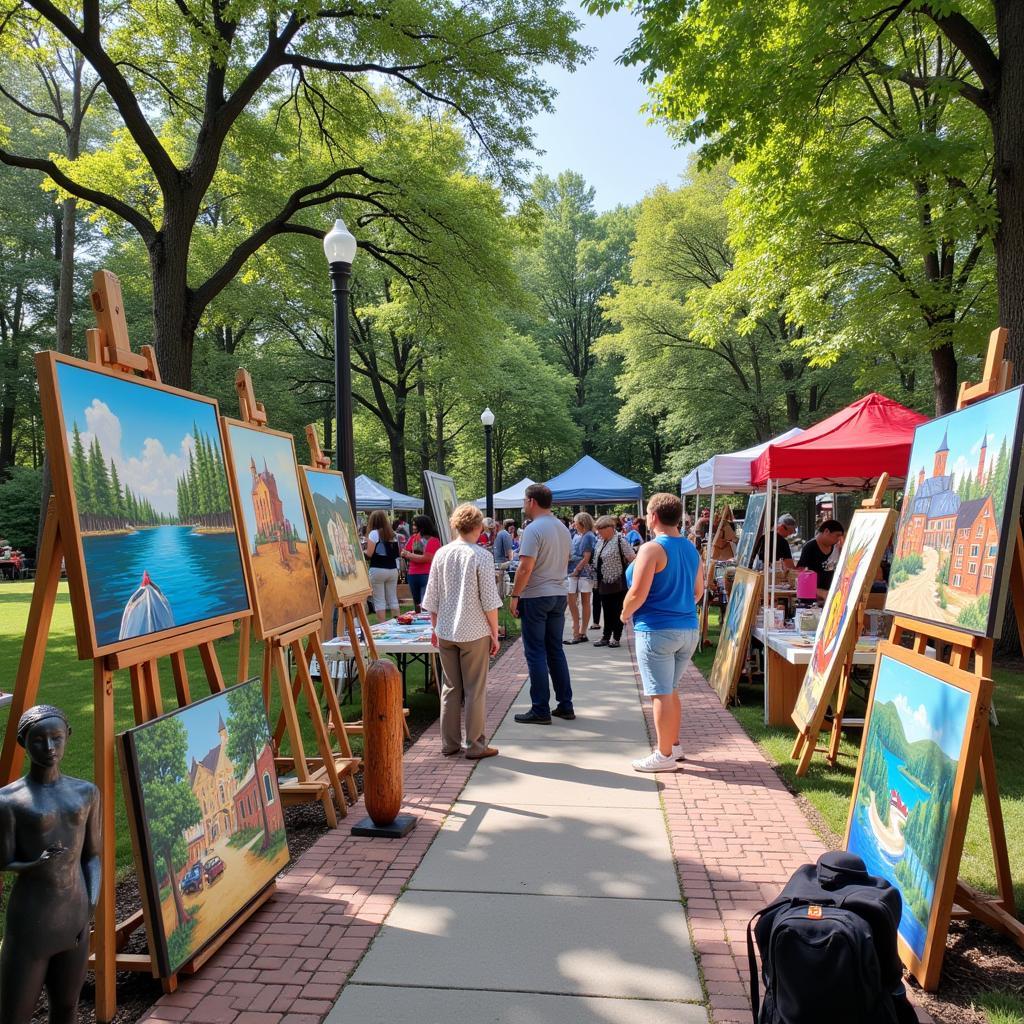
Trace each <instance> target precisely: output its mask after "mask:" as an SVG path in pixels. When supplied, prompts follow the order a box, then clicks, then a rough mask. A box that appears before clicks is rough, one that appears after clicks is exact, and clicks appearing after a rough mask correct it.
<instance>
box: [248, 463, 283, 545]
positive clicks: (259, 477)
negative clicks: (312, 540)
mask: <svg viewBox="0 0 1024 1024" xmlns="http://www.w3.org/2000/svg"><path fill="white" fill-rule="evenodd" d="M249 472H250V473H252V507H253V513H254V515H255V516H256V536H257V538H262V539H264V540H285V539H290V535H291V526H290V524H289V522H288V520H287V519H285V515H284V502H282V501H281V497H280V495H279V494H278V493H277V479H276V478H275V477H274V474H273V473H271V472H270V470H269V469H268V468H267V461H266V459H264V460H263V470H262V472H260V471H259V470H257V469H256V460H255V459H253V458H250V459H249Z"/></svg>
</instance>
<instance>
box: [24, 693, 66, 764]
mask: <svg viewBox="0 0 1024 1024" xmlns="http://www.w3.org/2000/svg"><path fill="white" fill-rule="evenodd" d="M70 735H71V725H70V724H69V722H68V716H67V715H66V714H64V712H63V711H61V709H60V708H56V707H54V706H53V705H52V704H37V705H36V706H35V707H32V708H29V709H28V711H26V712H25V714H23V715H22V716H21V718H19V719H18V743H20V744H21V746H23V747H24V748H25V751H26V753H27V754H28V756H29V758H30V759H31V761H32V763H33V764H38V765H40V766H42V767H53V766H55V765H58V764H60V762H61V761H62V760H63V759H64V747H65V745H66V744H67V741H68V737H69V736H70Z"/></svg>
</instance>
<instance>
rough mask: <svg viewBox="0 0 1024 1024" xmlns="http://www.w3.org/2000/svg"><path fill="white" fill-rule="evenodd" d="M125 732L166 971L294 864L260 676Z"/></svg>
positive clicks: (151, 921) (154, 926)
mask: <svg viewBox="0 0 1024 1024" xmlns="http://www.w3.org/2000/svg"><path fill="white" fill-rule="evenodd" d="M120 739H121V754H122V768H123V772H124V778H125V792H126V795H127V798H128V811H129V815H130V816H132V820H133V829H134V832H135V840H136V843H135V854H136V863H137V866H138V869H139V879H140V888H141V889H142V890H143V898H144V900H145V901H146V924H147V928H148V930H149V938H150V943H151V948H152V949H153V950H155V952H156V957H157V962H158V963H159V965H160V972H161V974H162V975H164V976H167V975H170V974H173V973H175V972H176V971H177V970H178V969H179V968H180V967H181V966H182V965H183V964H186V963H187V962H188V961H189V960H191V959H192V958H193V957H194V956H195V955H196V954H197V953H198V952H200V951H201V950H202V949H203V948H204V947H205V946H207V945H208V944H209V943H210V941H211V940H212V939H214V938H215V937H216V936H217V934H218V933H219V932H220V931H221V930H222V929H223V928H224V927H225V926H226V925H228V924H229V923H230V922H231V921H232V920H233V919H234V918H235V917H236V916H237V915H238V914H239V912H240V911H242V910H243V909H244V908H245V907H246V906H247V905H248V904H249V903H250V901H252V900H253V898H254V897H256V896H257V895H258V894H259V893H261V892H262V891H263V890H264V889H265V888H266V887H267V886H268V885H270V884H271V883H272V882H273V880H274V877H275V876H276V875H277V874H278V872H279V871H281V869H282V868H284V867H285V865H287V863H288V859H289V858H288V841H287V837H286V836H285V828H284V811H283V808H282V804H281V794H280V792H279V791H278V787H277V774H276V772H275V768H274V751H273V747H272V746H271V736H270V728H269V726H268V725H267V715H266V711H265V709H264V707H263V696H262V690H261V685H260V680H259V679H258V678H257V679H250V680H248V681H247V682H245V683H241V684H239V685H238V686H233V687H231V688H230V689H229V690H225V691H223V692H222V693H218V694H215V695H214V696H212V697H207V698H206V699H205V700H201V701H198V702H196V703H195V704H191V705H189V706H187V707H185V708H181V709H179V710H177V711H173V712H171V713H170V714H167V715H163V716H161V717H160V718H155V719H153V721H151V722H147V723H146V724H145V725H141V726H138V727H137V728H135V729H130V730H128V732H126V733H124V734H123V735H122V736H121V737H120Z"/></svg>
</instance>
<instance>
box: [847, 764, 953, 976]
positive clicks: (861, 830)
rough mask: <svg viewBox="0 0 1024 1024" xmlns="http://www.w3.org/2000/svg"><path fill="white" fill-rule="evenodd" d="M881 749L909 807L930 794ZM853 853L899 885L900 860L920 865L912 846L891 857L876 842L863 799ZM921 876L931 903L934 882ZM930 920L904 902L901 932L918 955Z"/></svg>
mask: <svg viewBox="0 0 1024 1024" xmlns="http://www.w3.org/2000/svg"><path fill="white" fill-rule="evenodd" d="M882 753H883V755H884V756H885V763H886V764H887V765H888V766H889V788H890V789H895V790H896V792H897V793H899V795H900V799H901V800H902V801H903V802H904V804H906V806H907V810H908V811H910V810H912V809H913V807H914V805H915V804H917V803H920V801H922V800H926V799H928V797H929V796H930V794H929V792H928V790H926V789H923V788H922V787H921V786H919V785H918V784H917V783H916V782H912V781H911V780H910V779H908V778H907V777H906V775H904V774H903V772H901V771H900V766H901V765H902V764H903V762H902V761H901V760H900V759H899V758H898V757H896V756H895V755H894V754H892V753H891V752H890V751H888V750H886V749H885V748H884V747H883V749H882ZM846 848H847V849H848V850H849V851H850V852H851V853H855V854H857V856H859V857H861V858H862V859H863V861H864V864H865V865H866V867H867V869H868V871H869V872H870V873H871V874H873V875H878V876H879V877H881V878H887V879H888V880H889V881H890V882H892V884H893V885H895V886H896V888H897V889H900V888H901V887H900V883H899V882H898V881H897V879H896V864H897V863H898V861H899V860H906V861H907V863H908V864H910V865H911V866H912V867H913V868H915V869H916V868H918V866H919V865H918V863H917V857H916V856H915V855H914V852H913V850H911V849H910V847H907V848H906V850H905V852H904V854H903V856H902V857H900V858H894V857H890V856H889V854H887V853H886V852H885V851H884V850H881V849H879V847H878V844H877V843H876V842H875V837H874V833H873V832H872V831H871V823H870V822H869V820H868V811H867V807H866V806H865V805H864V803H863V802H861V801H860V800H858V801H857V810H856V813H855V814H854V816H853V823H852V824H851V826H850V841H849V843H847V847H846ZM919 878H920V879H921V881H922V883H923V884H922V886H921V889H922V892H923V893H924V895H925V899H926V900H927V901H928V903H929V905H931V902H932V899H933V898H934V896H935V884H934V882H933V881H932V880H931V879H930V878H929V877H928V875H927V874H925V873H924V872H921V873H920V874H919ZM927 930H928V923H927V922H924V923H922V922H920V921H918V919H917V918H916V917H914V915H913V913H912V912H911V910H910V908H909V907H908V906H907V904H906V903H904V904H903V916H902V917H901V919H900V925H899V933H900V935H902V936H903V939H904V941H905V942H906V943H907V945H908V946H910V948H911V949H912V950H913V951H914V952H915V953H916V954H917V955H918V956H919V957H921V956H924V941H925V938H926V936H927Z"/></svg>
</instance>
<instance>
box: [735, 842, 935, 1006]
mask: <svg viewBox="0 0 1024 1024" xmlns="http://www.w3.org/2000/svg"><path fill="white" fill-rule="evenodd" d="M902 912H903V899H902V897H901V896H900V893H899V890H898V889H896V888H895V887H894V886H892V885H890V883H889V882H887V881H886V880H885V879H884V878H876V877H875V876H874V875H869V874H868V872H867V870H866V868H865V867H864V861H862V860H861V859H860V857H858V856H856V855H855V854H852V853H826V854H823V855H822V856H821V857H820V858H819V860H818V863H817V864H816V865H815V864H804V865H803V866H802V867H801V868H798V869H797V871H796V872H795V874H794V875H793V877H792V878H790V880H789V881H788V882H787V883H786V887H785V888H784V889H783V890H782V892H781V893H780V894H779V898H778V899H777V900H776V901H775V902H774V903H772V904H770V905H769V906H767V907H765V908H764V910H760V911H758V913H756V914H755V915H754V916H753V917H752V918H751V920H750V924H748V925H747V956H748V958H749V961H750V1005H751V1007H752V1008H753V1018H754V1024H821V1022H822V1021H826V1020H827V1021H828V1022H829V1024H916V1021H917V1014H916V1013H915V1012H914V1009H913V1007H912V1006H911V1005H910V1002H909V1000H908V999H907V994H906V991H905V990H904V988H903V965H902V964H901V962H900V958H899V951H898V947H897V942H896V928H897V926H898V925H899V921H900V915H901V914H902ZM755 922H757V923H756V925H755ZM755 938H756V939H757V948H758V950H759V951H760V953H761V963H762V977H763V978H764V986H765V992H764V1004H763V1005H761V1003H760V995H759V990H758V981H757V974H758V972H757V961H756V959H755V958H754V939H755Z"/></svg>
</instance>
